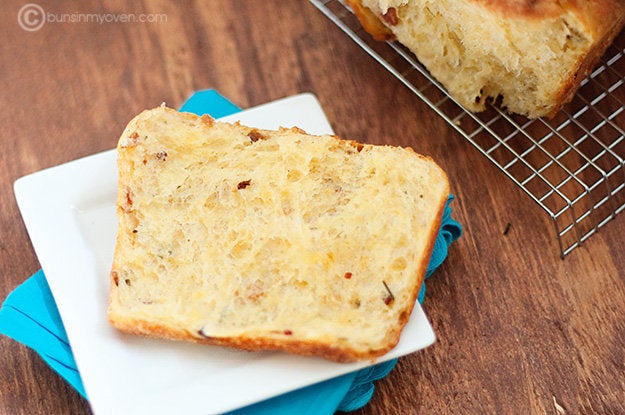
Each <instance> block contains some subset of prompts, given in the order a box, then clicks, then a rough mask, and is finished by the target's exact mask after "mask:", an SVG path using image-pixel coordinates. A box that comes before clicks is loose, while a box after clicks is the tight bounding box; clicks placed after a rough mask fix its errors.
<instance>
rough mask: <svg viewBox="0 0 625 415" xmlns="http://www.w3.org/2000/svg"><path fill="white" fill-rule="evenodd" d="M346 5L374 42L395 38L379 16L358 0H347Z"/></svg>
mask: <svg viewBox="0 0 625 415" xmlns="http://www.w3.org/2000/svg"><path fill="white" fill-rule="evenodd" d="M347 3H348V4H349V6H350V7H351V8H352V10H353V11H354V14H355V15H356V17H358V20H359V21H360V24H361V25H362V27H363V28H364V29H365V30H366V31H367V32H368V33H369V34H370V35H371V36H373V38H374V39H375V40H379V41H385V40H392V39H394V38H395V35H393V32H392V31H391V30H389V28H388V27H386V25H385V24H384V23H382V21H381V20H380V18H379V16H378V15H377V14H375V13H374V12H373V11H372V10H371V9H369V8H368V7H366V6H363V5H362V2H361V1H360V0H347Z"/></svg>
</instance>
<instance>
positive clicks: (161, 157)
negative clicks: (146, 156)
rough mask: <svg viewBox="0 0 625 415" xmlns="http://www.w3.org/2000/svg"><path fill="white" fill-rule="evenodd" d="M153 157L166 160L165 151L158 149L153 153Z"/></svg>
mask: <svg viewBox="0 0 625 415" xmlns="http://www.w3.org/2000/svg"><path fill="white" fill-rule="evenodd" d="M154 157H156V158H157V159H158V160H161V161H165V160H167V152H166V151H159V152H158V153H156V154H155V155H154Z"/></svg>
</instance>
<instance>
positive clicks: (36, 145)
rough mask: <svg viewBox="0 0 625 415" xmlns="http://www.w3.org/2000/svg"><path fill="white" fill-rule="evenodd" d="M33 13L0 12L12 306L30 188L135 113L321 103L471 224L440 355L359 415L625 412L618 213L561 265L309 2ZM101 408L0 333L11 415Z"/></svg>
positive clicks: (452, 144) (14, 5) (474, 155)
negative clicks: (436, 181) (18, 195)
mask: <svg viewBox="0 0 625 415" xmlns="http://www.w3.org/2000/svg"><path fill="white" fill-rule="evenodd" d="M26 3H27V2H26V1H17V0H9V1H5V2H4V3H3V7H2V8H1V9H0V39H2V41H1V42H0V76H1V80H2V88H1V89H0V97H1V102H2V110H1V111H0V126H1V128H0V131H1V135H0V139H1V140H2V144H3V147H2V152H1V153H0V160H1V162H0V191H1V195H2V196H1V197H0V220H1V224H0V229H2V237H1V242H0V269H1V273H0V299H4V298H5V297H6V296H7V295H8V294H9V293H10V292H11V291H12V290H13V289H14V288H15V287H17V286H18V285H19V284H20V283H21V282H23V281H24V280H25V279H26V278H28V277H29V276H30V275H32V274H33V273H34V272H36V271H37V270H38V269H39V268H40V265H39V262H38V260H37V257H36V255H35V253H34V251H33V248H32V245H31V242H30V240H29V237H28V235H27V232H26V229H25V227H24V224H23V222H22V219H21V216H20V213H19V211H18V208H17V205H16V202H15V198H14V195H13V188H12V185H13V182H14V181H15V180H16V179H17V178H18V177H21V176H23V175H26V174H28V173H32V172H35V171H37V170H40V169H43V168H46V167H50V166H54V165H57V164H60V163H63V162H67V161H70V160H73V159H76V158H79V157H82V156H86V155H90V154H93V153H97V152H100V151H103V150H108V149H112V148H114V147H115V145H116V142H117V139H118V136H119V134H120V133H121V131H122V130H123V128H124V126H125V124H126V123H127V122H128V121H129V119H130V118H131V117H132V116H133V115H135V114H136V113H138V112H140V111H141V110H143V109H145V108H148V107H154V106H156V105H159V104H160V103H162V102H166V103H168V104H169V105H170V106H173V107H177V106H179V105H180V104H181V103H182V102H184V101H185V99H186V98H187V97H188V96H189V95H190V94H191V93H192V92H193V91H195V90H199V89H206V88H214V89H216V90H218V91H219V92H221V93H222V94H223V95H225V96H226V97H228V98H229V99H230V100H232V101H233V102H234V103H236V104H237V105H239V106H241V107H244V108H247V107H251V106H254V105H257V104H261V103H265V102H268V101H272V100H275V99H278V98H281V97H285V96H289V95H292V94H297V93H300V92H312V93H313V94H315V95H316V96H317V98H318V99H319V101H320V102H321V104H322V106H323V108H324V110H325V111H326V114H327V117H328V119H329V120H330V122H331V123H332V125H333V127H334V129H335V131H336V132H337V133H338V134H339V135H340V136H342V137H344V138H349V139H354V140H358V141H363V142H367V143H375V144H395V145H403V146H411V147H413V148H414V149H415V150H416V151H417V152H420V153H423V154H427V155H430V156H431V157H433V158H434V159H435V160H436V161H437V162H438V163H439V164H440V165H441V166H442V167H443V168H444V169H445V170H446V171H447V174H448V176H449V179H450V182H451V186H452V192H453V194H454V195H455V196H456V200H455V201H454V202H453V209H454V211H453V212H454V213H453V214H454V217H455V218H456V219H457V220H458V221H460V222H461V223H462V225H463V226H464V234H463V236H462V237H461V238H460V239H459V240H458V241H457V242H455V243H454V244H453V245H452V247H451V250H450V252H449V256H448V258H447V260H446V262H445V263H444V264H443V265H442V266H441V267H440V269H439V270H438V271H437V272H436V274H435V275H434V276H433V277H432V278H431V279H430V280H429V283H428V291H427V298H426V300H425V303H424V309H425V311H426V313H427V315H428V316H429V318H430V320H431V323H432V325H433V328H434V330H435V332H436V334H437V337H438V340H437V342H436V343H435V344H434V345H433V346H431V347H429V348H427V349H425V350H423V351H420V352H417V353H415V354H413V355H410V356H407V357H404V358H401V359H400V360H399V362H398V364H397V366H396V368H395V369H394V370H393V371H392V372H391V374H390V375H389V376H388V377H386V378H385V379H383V380H381V381H378V382H377V383H376V390H375V394H374V396H373V399H372V400H371V402H370V403H369V404H368V405H367V406H366V407H364V408H363V409H361V410H359V411H357V412H356V413H357V414H360V415H364V414H557V415H561V414H623V413H625V399H624V398H625V382H624V378H625V377H624V374H625V373H624V372H625V347H624V342H625V319H624V318H623V309H624V308H623V306H624V305H625V272H624V271H623V270H624V269H625V255H624V254H623V245H624V244H623V227H624V225H625V223H624V220H625V218H624V217H623V215H619V216H617V217H616V218H615V219H614V220H613V221H611V222H610V223H608V225H607V226H605V227H603V228H602V229H600V231H599V232H598V233H597V234H596V235H593V236H592V237H591V238H589V239H588V240H587V241H586V242H585V243H584V245H582V247H580V248H577V249H575V250H574V251H573V252H572V253H571V254H569V255H568V256H567V257H566V258H565V259H560V257H559V248H558V245H557V240H556V238H555V234H554V232H553V226H552V223H551V220H550V219H549V217H548V216H547V215H546V214H545V212H544V211H543V210H542V209H541V208H540V207H539V206H538V205H537V204H536V203H534V202H533V201H531V200H530V199H529V198H528V197H527V195H525V193H523V192H522V191H521V190H520V189H519V188H518V187H517V186H516V185H515V184H514V183H512V182H511V181H510V180H508V179H507V178H505V177H504V176H503V174H502V173H501V172H500V171H499V170H498V169H497V168H496V167H495V166H494V165H493V164H492V163H490V162H489V161H488V160H487V159H486V158H485V157H484V156H483V155H482V154H480V153H479V152H478V151H477V150H476V149H475V148H474V147H473V146H472V145H471V144H469V143H468V142H467V141H466V140H465V139H464V138H463V137H462V136H460V135H459V134H458V133H457V132H455V130H453V129H452V128H451V127H450V126H449V125H448V124H446V123H445V122H444V121H443V120H441V119H440V118H439V117H437V116H435V114H434V113H433V112H432V111H431V110H430V109H429V108H428V107H427V106H426V105H425V104H424V103H422V102H421V101H420V100H419V98H417V97H416V96H415V95H414V94H413V93H411V92H410V91H409V90H408V89H407V88H406V87H405V86H403V85H402V84H401V83H400V82H399V81H397V80H396V79H395V78H393V77H392V76H391V75H390V74H389V73H388V72H387V71H386V70H384V69H383V68H382V67H381V66H380V65H379V64H377V63H376V62H374V61H373V59H371V58H370V57H369V56H368V55H366V54H365V53H364V52H363V51H362V50H361V49H360V48H359V47H358V46H357V45H356V44H355V43H354V42H352V41H351V40H350V39H348V38H347V37H346V36H345V35H344V34H343V32H341V31H340V30H339V29H338V28H337V27H336V26H335V25H334V24H333V23H332V22H331V21H330V20H329V19H327V18H326V17H325V16H323V15H322V14H321V13H320V12H319V11H318V10H317V9H316V8H315V7H313V6H312V5H311V4H310V3H309V2H308V1H305V0H289V1H284V0H247V1H226V0H220V1H215V0H213V1H205V2H200V1H179V2H178V1H173V0H172V1H166V0H159V1H146V2H134V3H130V2H124V1H117V0H106V1H95V0H90V1H80V2H79V1H50V0H42V1H39V2H38V4H39V5H40V6H41V7H42V8H43V9H44V10H45V11H46V13H49V14H50V13H51V14H52V17H49V18H48V19H49V20H48V21H46V23H45V25H43V27H41V28H39V29H38V30H34V31H27V30H24V29H23V28H22V27H21V26H20V25H19V24H18V20H17V16H18V10H19V9H20V7H22V6H23V5H24V4H26ZM63 13H65V14H72V13H73V14H77V13H92V14H95V13H99V14H107V13H108V14H117V15H119V14H135V15H139V14H148V15H149V14H151V15H152V17H151V18H152V19H155V20H157V21H155V22H143V23H138V22H135V23H128V22H127V23H120V22H118V23H114V22H108V23H102V24H98V23H97V22H87V23H85V22H82V23H80V22H71V21H67V20H66V21H64V22H61V21H59V20H60V19H61V18H62V17H60V16H61V14H63ZM163 15H164V16H165V17H164V18H163V17H162V16H163ZM154 16H156V17H154ZM158 16H161V17H158ZM36 17H37V16H36V15H30V23H36V20H33V18H36ZM55 18H56V20H57V21H52V20H54V19H55ZM50 19H52V20H50ZM42 208H45V206H42ZM507 224H511V227H510V228H509V232H507V234H506V235H504V232H503V231H504V229H505V228H506V226H507ZM112 387H114V385H112ZM89 412H90V409H89V405H88V403H87V402H86V401H85V400H83V399H82V398H81V397H80V396H79V395H78V394H77V393H76V392H75V391H74V390H73V389H72V388H70V387H69V386H68V385H67V384H66V383H65V382H64V381H63V380H62V379H61V378H60V377H59V376H58V375H57V374H56V373H55V372H54V371H52V370H51V369H50V368H49V367H48V366H47V365H46V364H45V363H44V362H43V361H42V359H41V358H40V357H39V356H38V355H37V354H36V353H35V352H33V351H31V350H29V349H28V348H26V347H24V346H23V345H21V344H19V343H17V342H15V341H13V340H11V339H9V338H7V337H4V336H0V413H2V414H12V415H14V414H86V413H89Z"/></svg>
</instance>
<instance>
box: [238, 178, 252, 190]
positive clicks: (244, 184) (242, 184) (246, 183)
mask: <svg viewBox="0 0 625 415" xmlns="http://www.w3.org/2000/svg"><path fill="white" fill-rule="evenodd" d="M251 182H252V181H251V180H243V181H242V182H239V184H237V189H239V190H241V189H245V188H246V187H247V186H249V185H250V183H251Z"/></svg>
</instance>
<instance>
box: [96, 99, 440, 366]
mask: <svg viewBox="0 0 625 415" xmlns="http://www.w3.org/2000/svg"><path fill="white" fill-rule="evenodd" d="M118 166H119V193H118V200H117V204H118V208H117V212H118V220H119V225H118V226H119V227H118V234H117V242H116V248H115V254H114V260H113V266H112V270H111V291H110V305H109V310H108V315H109V320H110V322H111V323H112V324H113V325H114V326H115V327H117V328H118V329H120V330H122V331H125V332H129V333H135V334H142V335H149V336H156V337H163V338H169V339H178V340H189V341H194V342H199V343H208V344H216V345H222V346H231V347H236V348H241V349H246V350H283V351H286V352H290V353H295V354H303V355H317V356H322V357H325V358H327V359H330V360H334V361H339V362H347V361H355V360H361V359H374V358H376V357H378V356H381V355H383V354H385V353H386V352H388V351H389V350H390V349H392V348H393V347H394V346H395V345H396V343H397V342H398V340H399V337H400V333H401V331H402V329H403V327H404V325H405V324H406V322H407V321H408V318H409V316H410V313H411V311H412V309H413V306H414V302H415V300H416V297H417V294H418V291H419V288H420V286H421V283H422V281H423V277H424V273H425V268H426V266H427V263H428V260H429V256H430V254H431V250H432V248H433V243H434V240H435V238H436V234H437V231H438V228H439V226H440V221H441V214H442V210H443V207H444V203H445V201H446V199H447V195H448V193H449V188H448V186H449V185H448V182H447V178H446V176H445V173H444V172H443V171H442V170H441V169H440V168H439V167H438V166H437V165H436V164H435V163H434V162H433V161H432V160H431V159H429V158H426V157H423V156H420V155H417V154H416V153H415V152H414V151H412V150H411V149H403V148H398V147H390V146H373V145H363V144H357V143H355V142H352V141H345V140H341V139H339V138H337V137H335V136H329V135H327V136H312V135H307V134H306V133H304V132H303V131H301V130H298V129H296V128H294V129H280V130H278V131H265V130H257V129H253V128H248V127H246V126H243V125H240V124H238V123H235V124H228V123H222V122H218V121H215V120H213V119H212V118H210V117H208V116H203V117H197V116H195V115H192V114H188V113H180V112H177V111H175V110H172V109H169V108H166V107H159V108H155V109H152V110H148V111H144V112H143V113H141V114H140V115H138V116H137V117H135V118H134V119H133V120H132V121H131V122H130V123H129V125H128V126H127V128H126V129H125V131H124V132H123V134H122V136H121V138H120V140H119V144H118Z"/></svg>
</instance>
